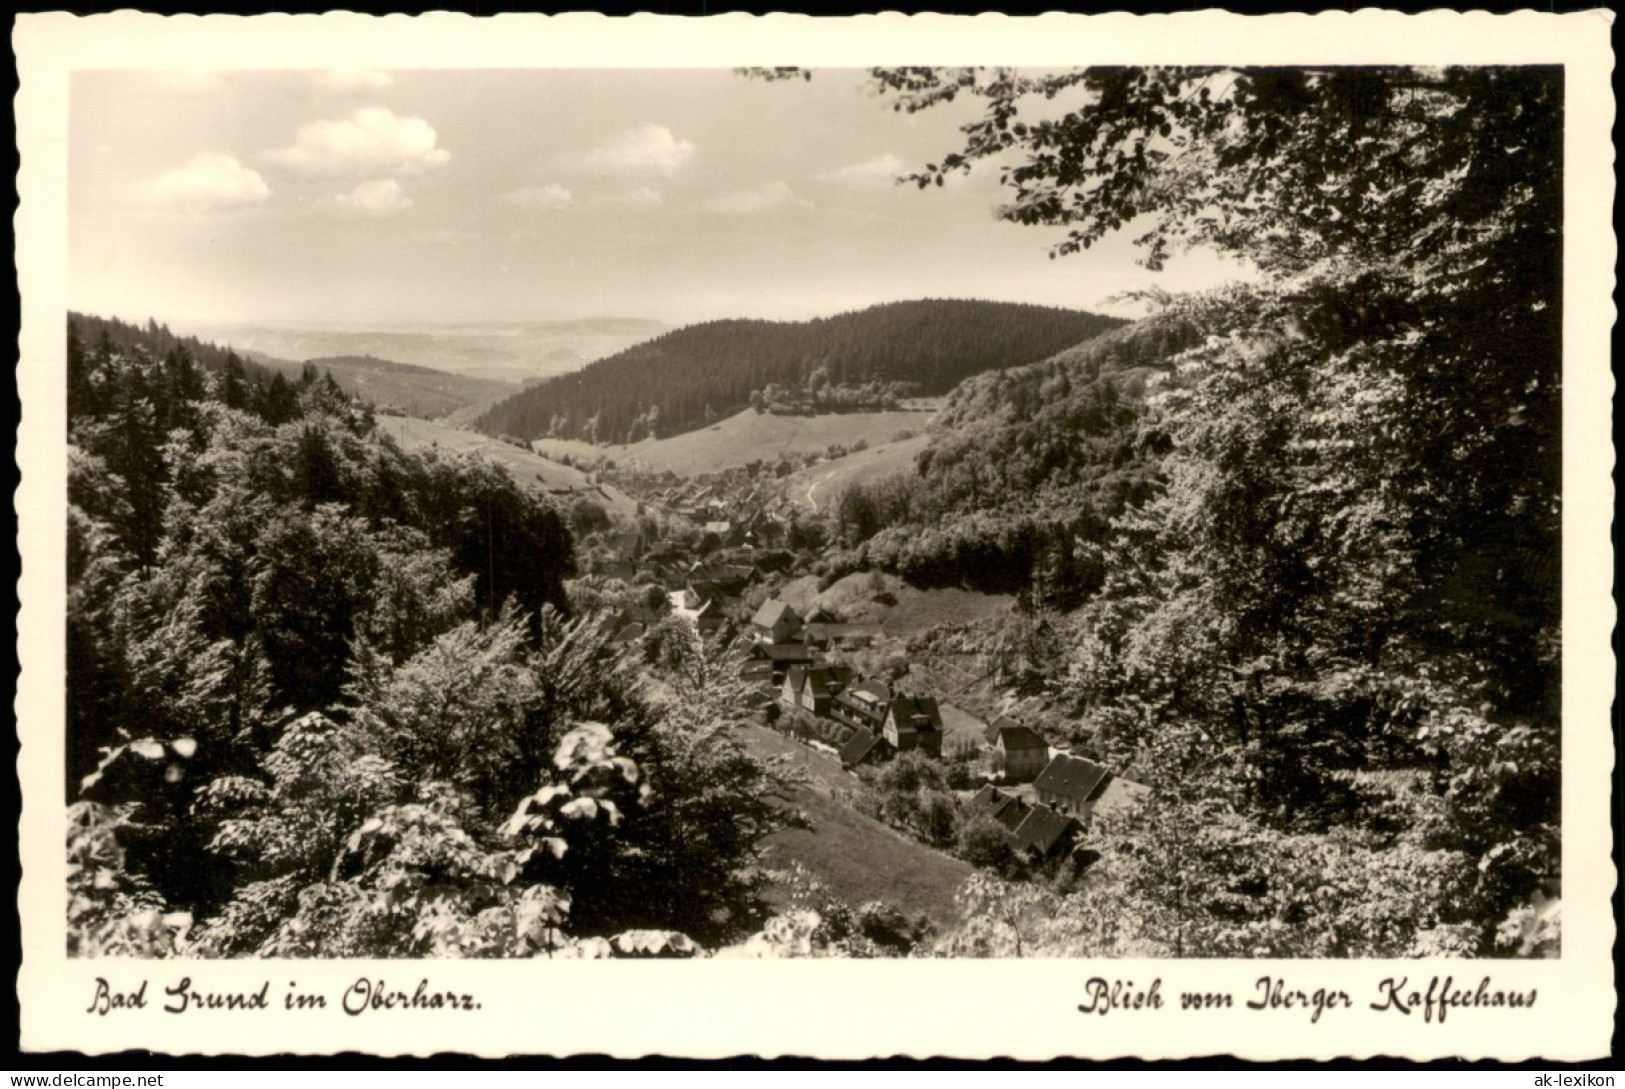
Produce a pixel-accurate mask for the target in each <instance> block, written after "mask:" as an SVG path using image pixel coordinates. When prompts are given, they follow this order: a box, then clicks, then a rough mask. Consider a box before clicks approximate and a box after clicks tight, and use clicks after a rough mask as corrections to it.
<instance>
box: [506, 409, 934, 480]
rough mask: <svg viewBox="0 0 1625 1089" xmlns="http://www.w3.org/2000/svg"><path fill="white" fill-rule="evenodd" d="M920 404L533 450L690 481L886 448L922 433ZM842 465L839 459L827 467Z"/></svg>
mask: <svg viewBox="0 0 1625 1089" xmlns="http://www.w3.org/2000/svg"><path fill="white" fill-rule="evenodd" d="M920 404H921V408H920V409H919V410H917V411H909V412H843V413H835V414H831V415H827V416H775V415H774V414H773V413H771V412H754V411H752V410H750V409H746V410H745V411H744V412H740V413H736V414H735V415H733V416H729V417H728V418H726V419H724V420H721V421H719V422H717V423H714V424H712V425H711V426H710V427H707V428H703V429H701V430H699V431H690V432H688V433H687V434H683V435H674V436H672V437H671V438H669V439H645V440H643V441H642V442H638V443H633V444H632V445H630V446H594V445H592V444H591V443H586V442H573V441H565V440H561V439H537V440H536V442H535V444H534V445H535V448H536V450H537V451H538V452H540V453H544V454H548V455H551V456H555V457H557V456H561V455H564V454H568V455H570V456H571V457H572V458H576V459H581V460H585V461H587V462H591V461H593V460H595V459H597V458H600V457H604V458H609V459H610V460H612V461H614V462H615V463H616V464H618V465H637V466H639V467H641V468H646V469H653V470H655V471H657V472H658V471H661V470H666V469H669V470H671V471H672V472H674V473H678V474H681V475H683V476H694V475H697V474H699V473H712V472H716V471H718V470H720V469H727V468H730V467H732V466H735V465H744V464H746V463H747V462H751V461H757V460H761V461H764V462H770V463H771V462H774V461H777V460H778V459H779V458H781V457H785V456H796V455H801V454H814V453H821V452H823V451H824V450H826V449H828V448H829V447H830V446H831V445H839V446H847V447H850V446H851V445H852V444H854V443H856V442H858V441H859V440H860V439H861V440H862V441H864V442H867V443H868V444H869V446H870V447H879V446H881V445H883V444H890V443H892V440H893V439H895V438H896V437H897V436H898V435H899V434H901V433H903V432H905V431H914V432H921V431H924V430H925V426H926V424H927V423H928V422H929V421H930V419H931V417H932V415H933V412H934V407H935V402H932V401H922V402H920ZM910 441H917V440H910ZM856 456H859V455H848V457H856ZM846 460H847V458H842V459H840V461H838V462H834V463H832V465H838V464H840V462H844V461H846ZM818 468H823V466H818Z"/></svg>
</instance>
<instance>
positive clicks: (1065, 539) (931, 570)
mask: <svg viewBox="0 0 1625 1089" xmlns="http://www.w3.org/2000/svg"><path fill="white" fill-rule="evenodd" d="M1194 340H1195V333H1194V331H1193V329H1192V327H1191V326H1190V325H1189V324H1188V323H1186V322H1183V321H1180V320H1176V319H1171V318H1150V319H1147V320H1145V321H1141V322H1136V323H1135V324H1133V325H1129V326H1125V327H1123V328H1120V329H1115V330H1113V331H1111V332H1109V333H1106V334H1105V335H1103V336H1100V337H1097V338H1095V339H1093V340H1090V341H1087V342H1085V343H1083V344H1079V345H1076V346H1074V347H1071V348H1068V349H1066V350H1065V351H1062V352H1058V353H1056V354H1055V355H1053V356H1051V357H1050V358H1048V359H1046V360H1044V361H1042V362H1039V363H1032V364H1029V365H1026V366H1022V367H1013V368H1010V369H1008V370H1003V371H998V372H994V373H988V374H980V375H977V376H975V377H973V378H970V379H968V380H966V381H965V382H963V383H962V384H961V385H959V386H958V387H957V388H956V389H955V390H954V391H953V393H952V394H951V395H950V396H949V398H948V402H947V404H946V405H944V406H943V408H942V410H941V411H940V412H939V413H938V414H937V418H936V420H935V421H934V422H933V423H932V427H931V443H930V445H929V446H928V447H927V448H926V449H925V450H924V451H922V452H921V453H920V455H919V457H918V461H917V463H916V466H915V471H913V472H909V473H904V474H899V475H897V476H894V477H891V478H886V479H882V480H879V481H877V482H873V483H868V484H857V485H854V486H852V487H850V488H848V489H847V491H846V492H845V493H843V494H842V496H841V497H840V498H839V499H838V500H837V503H836V517H837V521H838V529H839V534H840V538H841V540H842V541H843V542H844V543H845V544H846V545H848V547H850V548H853V549H857V548H858V547H859V546H861V550H862V563H864V564H874V565H878V566H882V567H886V568H888V569H891V570H895V571H897V572H898V573H899V574H902V575H904V576H905V577H907V578H909V579H910V580H911V581H914V582H915V583H917V584H922V585H944V584H948V585H957V584H961V583H969V584H971V585H973V586H977V587H979V588H982V589H988V590H1002V591H1009V592H1016V591H1022V590H1026V589H1028V588H1029V587H1030V586H1033V585H1034V584H1035V583H1036V584H1037V589H1038V591H1039V592H1040V593H1041V594H1055V595H1057V596H1058V597H1059V598H1060V599H1062V600H1057V601H1055V602H1053V603H1054V604H1060V605H1071V604H1075V603H1076V601H1077V600H1079V598H1080V597H1081V596H1082V595H1084V594H1086V593H1088V592H1090V591H1091V590H1092V588H1093V586H1094V585H1096V584H1098V574H1099V573H1098V571H1096V572H1092V573H1091V572H1087V571H1082V570H1077V569H1074V568H1075V567H1076V564H1077V562H1078V557H1079V556H1080V552H1079V549H1078V547H1077V546H1078V545H1079V544H1080V543H1084V542H1099V541H1101V540H1103V539H1104V536H1105V534H1106V531H1107V528H1108V526H1109V524H1110V522H1111V520H1112V519H1113V518H1115V517H1116V516H1117V515H1119V514H1121V513H1122V512H1123V511H1124V510H1125V509H1127V508H1128V507H1129V506H1132V505H1136V504H1138V503H1140V502H1141V501H1143V500H1144V499H1145V498H1146V497H1147V496H1148V495H1149V494H1150V492H1151V489H1152V486H1153V482H1154V481H1155V480H1156V477H1157V474H1158V456H1157V450H1156V449H1155V448H1154V446H1153V445H1148V444H1147V443H1146V442H1145V440H1144V436H1142V435H1140V433H1139V429H1138V423H1139V419H1140V415H1141V411H1140V410H1141V404H1142V401H1143V396H1144V392H1145V388H1146V385H1147V383H1148V382H1149V381H1152V380H1153V379H1152V376H1154V375H1156V376H1160V375H1163V374H1165V373H1166V372H1167V371H1168V370H1169V369H1170V360H1171V358H1172V357H1173V356H1174V355H1175V354H1176V353H1178V352H1180V351H1182V350H1184V349H1186V348H1188V347H1190V346H1191V344H1192V343H1193V342H1194ZM1046 567H1049V568H1053V569H1052V570H1048V571H1047V572H1046V570H1045V568H1046ZM1046 574H1047V576H1048V577H1047V578H1046V577H1045V576H1046ZM1035 576H1036V577H1035Z"/></svg>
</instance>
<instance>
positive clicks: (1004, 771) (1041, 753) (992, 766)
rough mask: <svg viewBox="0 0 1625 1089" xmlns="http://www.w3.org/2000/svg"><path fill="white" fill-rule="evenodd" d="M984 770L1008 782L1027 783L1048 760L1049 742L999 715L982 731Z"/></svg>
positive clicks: (1028, 728)
mask: <svg viewBox="0 0 1625 1089" xmlns="http://www.w3.org/2000/svg"><path fill="white" fill-rule="evenodd" d="M982 740H983V746H982V747H983V751H984V753H985V756H986V763H987V769H988V771H989V772H990V773H991V774H993V775H999V776H1002V777H1003V778H1004V779H1005V780H1006V781H1008V782H1012V783H1030V782H1032V781H1033V780H1034V779H1036V778H1037V777H1038V774H1039V773H1040V772H1042V771H1043V770H1044V767H1045V765H1047V764H1048V763H1049V758H1050V757H1049V742H1047V741H1045V740H1044V739H1043V738H1042V737H1040V736H1039V735H1038V733H1037V732H1036V731H1034V730H1033V729H1032V728H1031V727H1028V726H1023V725H1021V724H1020V723H1019V722H1016V721H1014V720H1013V719H1010V718H1008V717H1007V716H1004V715H1001V716H999V717H998V718H997V719H995V720H994V722H993V724H992V725H990V726H989V727H988V728H987V730H985V731H984V732H983V734H982Z"/></svg>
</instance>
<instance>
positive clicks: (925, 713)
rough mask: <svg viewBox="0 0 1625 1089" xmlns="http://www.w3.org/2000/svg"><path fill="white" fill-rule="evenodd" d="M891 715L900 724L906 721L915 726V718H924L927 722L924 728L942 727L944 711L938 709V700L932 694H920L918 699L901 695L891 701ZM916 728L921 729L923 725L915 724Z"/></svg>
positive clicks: (935, 728)
mask: <svg viewBox="0 0 1625 1089" xmlns="http://www.w3.org/2000/svg"><path fill="white" fill-rule="evenodd" d="M891 717H892V719H893V720H894V721H896V722H897V723H898V724H899V725H900V726H901V725H903V724H905V723H906V724H908V725H910V726H915V722H914V720H915V719H916V718H923V719H925V720H926V723H927V725H926V726H925V727H923V728H924V729H927V730H941V729H942V713H941V712H940V711H938V710H937V701H936V700H935V699H933V698H932V697H930V696H920V697H919V698H917V699H916V698H910V697H906V696H901V697H898V698H895V699H893V700H892V701H891ZM915 728H916V729H920V728H921V727H918V726H915Z"/></svg>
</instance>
